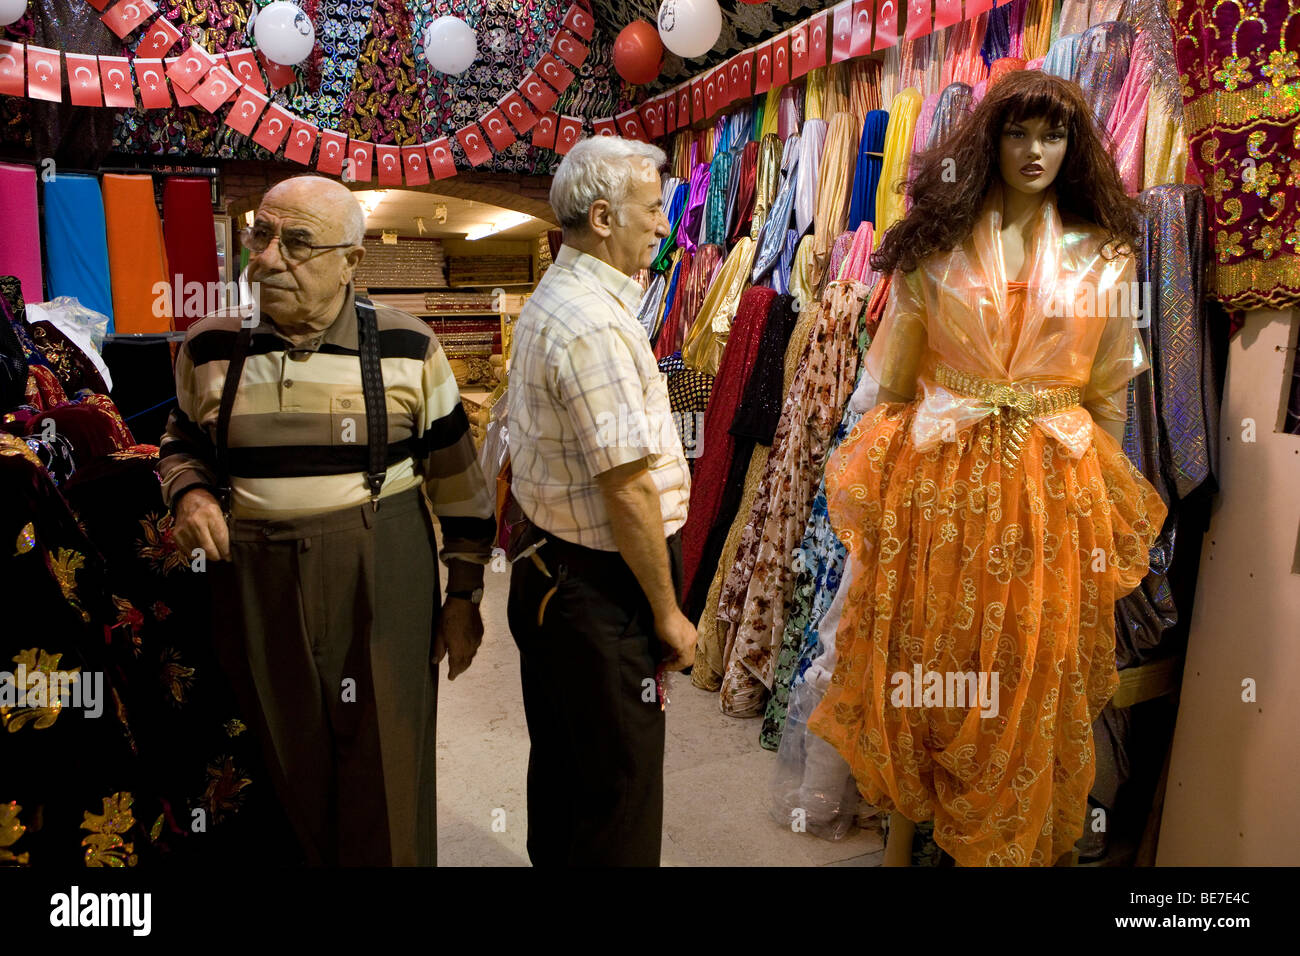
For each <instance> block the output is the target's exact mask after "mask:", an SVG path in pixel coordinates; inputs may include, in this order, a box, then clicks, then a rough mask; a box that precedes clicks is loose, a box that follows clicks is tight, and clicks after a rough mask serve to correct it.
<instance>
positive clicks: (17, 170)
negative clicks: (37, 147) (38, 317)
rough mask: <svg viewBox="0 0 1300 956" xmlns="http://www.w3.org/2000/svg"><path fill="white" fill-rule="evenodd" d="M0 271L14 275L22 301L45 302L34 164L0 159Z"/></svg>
mask: <svg viewBox="0 0 1300 956" xmlns="http://www.w3.org/2000/svg"><path fill="white" fill-rule="evenodd" d="M0 222H3V223H4V226H5V237H4V241H3V242H0V275H6V276H17V277H18V281H19V282H21V283H22V287H23V301H24V302H44V301H45V292H44V283H43V282H42V275H41V227H40V220H39V219H38V218H37V214H36V167H35V166H17V165H12V164H10V163H0Z"/></svg>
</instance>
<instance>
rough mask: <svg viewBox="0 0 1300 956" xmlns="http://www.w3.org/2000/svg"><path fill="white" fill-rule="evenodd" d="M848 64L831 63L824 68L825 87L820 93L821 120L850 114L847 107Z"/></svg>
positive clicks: (849, 108) (848, 106) (850, 110)
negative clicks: (845, 113) (846, 113)
mask: <svg viewBox="0 0 1300 956" xmlns="http://www.w3.org/2000/svg"><path fill="white" fill-rule="evenodd" d="M847 81H848V64H847V63H832V64H831V65H830V66H828V67H826V87H825V89H824V91H823V93H822V118H823V119H825V118H826V117H827V116H831V117H833V116H834V115H835V114H836V113H844V112H852V109H851V107H850V105H849V88H848V82H847Z"/></svg>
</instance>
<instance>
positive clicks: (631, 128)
mask: <svg viewBox="0 0 1300 956" xmlns="http://www.w3.org/2000/svg"><path fill="white" fill-rule="evenodd" d="M614 119H616V120H618V128H619V131H620V132H622V134H623V138H624V139H639V140H640V141H641V142H643V143H647V142H649V141H650V137H648V136H646V134H645V127H643V126H642V125H641V117H640V116H639V115H638V114H637V111H636V110H626V111H624V112H622V113H619V114H618V115H617V116H615V117H614Z"/></svg>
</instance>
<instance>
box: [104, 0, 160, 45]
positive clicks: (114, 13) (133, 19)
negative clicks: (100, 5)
mask: <svg viewBox="0 0 1300 956" xmlns="http://www.w3.org/2000/svg"><path fill="white" fill-rule="evenodd" d="M157 12H158V8H157V7H155V6H154V5H153V4H152V3H150V2H149V0H122V2H121V3H119V4H118V5H117V6H115V7H114V8H113V9H111V10H108V11H105V12H104V13H102V14H100V17H99V19H101V20H103V21H104V23H105V24H107V26H108V28H109V29H110V30H112V31H113V32H114V33H116V34H117V36H118V38H119V39H122V40H125V39H126V38H127V37H128V36H130V34H131V32H132V31H133V30H135V28H136V27H138V26H139V25H140V24H142V23H144V21H146V20H148V19H149V18H150V17H151V16H153V15H154V14H155V13H157Z"/></svg>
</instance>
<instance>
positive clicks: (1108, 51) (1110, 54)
mask: <svg viewBox="0 0 1300 956" xmlns="http://www.w3.org/2000/svg"><path fill="white" fill-rule="evenodd" d="M1132 51H1133V28H1132V27H1131V26H1129V25H1128V24H1127V23H1118V22H1112V23H1099V24H1097V25H1096V26H1095V27H1089V28H1088V29H1087V30H1086V31H1084V34H1083V36H1082V37H1081V38H1080V40H1079V62H1078V64H1077V65H1076V66H1075V70H1074V82H1076V83H1078V84H1079V86H1080V87H1081V88H1082V89H1083V97H1084V99H1086V100H1087V101H1088V105H1089V106H1091V107H1092V113H1093V115H1094V116H1095V117H1096V118H1097V125H1098V126H1100V127H1101V128H1102V129H1105V128H1106V124H1107V123H1108V122H1109V121H1110V114H1111V111H1112V110H1113V109H1114V108H1115V102H1116V100H1118V99H1119V91H1120V88H1121V87H1122V86H1123V85H1124V78H1125V77H1126V76H1128V67H1129V59H1130V57H1131V55H1132Z"/></svg>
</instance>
